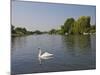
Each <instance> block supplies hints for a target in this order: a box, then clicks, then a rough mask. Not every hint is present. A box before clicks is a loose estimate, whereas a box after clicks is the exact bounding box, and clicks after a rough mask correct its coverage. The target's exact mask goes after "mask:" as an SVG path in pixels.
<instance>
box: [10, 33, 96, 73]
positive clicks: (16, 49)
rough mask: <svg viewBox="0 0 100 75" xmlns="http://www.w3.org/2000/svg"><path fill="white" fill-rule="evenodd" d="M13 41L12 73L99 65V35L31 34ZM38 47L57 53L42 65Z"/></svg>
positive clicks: (84, 68)
mask: <svg viewBox="0 0 100 75" xmlns="http://www.w3.org/2000/svg"><path fill="white" fill-rule="evenodd" d="M11 42H12V46H11V73H12V75H13V74H27V73H40V72H55V71H73V70H87V69H95V68H96V36H95V35H48V34H43V35H30V36H22V37H14V38H12V41H11ZM38 48H41V49H42V52H45V51H46V52H49V53H52V54H54V55H53V58H52V59H48V60H41V64H40V63H39V60H38V53H39V50H38Z"/></svg>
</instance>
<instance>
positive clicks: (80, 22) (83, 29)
mask: <svg viewBox="0 0 100 75" xmlns="http://www.w3.org/2000/svg"><path fill="white" fill-rule="evenodd" d="M90 20H91V18H90V16H81V17H79V18H78V19H77V20H76V21H75V19H74V18H68V19H67V20H66V21H65V22H64V24H63V25H61V27H60V29H59V30H56V29H51V30H50V32H49V33H50V34H84V33H87V34H89V33H95V32H96V25H91V24H90Z"/></svg>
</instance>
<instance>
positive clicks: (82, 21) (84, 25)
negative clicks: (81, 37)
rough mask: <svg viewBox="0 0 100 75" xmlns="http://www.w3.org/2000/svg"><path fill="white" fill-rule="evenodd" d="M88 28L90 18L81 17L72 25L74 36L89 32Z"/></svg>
mask: <svg viewBox="0 0 100 75" xmlns="http://www.w3.org/2000/svg"><path fill="white" fill-rule="evenodd" d="M89 28H90V17H89V16H81V17H79V18H78V20H77V21H76V22H75V23H74V27H73V33H74V34H82V33H84V32H89V30H90V29H89Z"/></svg>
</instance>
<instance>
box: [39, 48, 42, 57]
mask: <svg viewBox="0 0 100 75" xmlns="http://www.w3.org/2000/svg"><path fill="white" fill-rule="evenodd" d="M41 54H42V52H41V49H39V57H40V56H41Z"/></svg>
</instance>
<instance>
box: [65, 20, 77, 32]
mask: <svg viewBox="0 0 100 75" xmlns="http://www.w3.org/2000/svg"><path fill="white" fill-rule="evenodd" d="M74 22H75V20H74V19H73V18H68V19H67V20H66V21H65V23H64V28H63V29H64V31H65V32H67V33H71V31H72V27H73V25H74Z"/></svg>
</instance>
